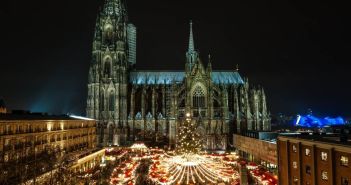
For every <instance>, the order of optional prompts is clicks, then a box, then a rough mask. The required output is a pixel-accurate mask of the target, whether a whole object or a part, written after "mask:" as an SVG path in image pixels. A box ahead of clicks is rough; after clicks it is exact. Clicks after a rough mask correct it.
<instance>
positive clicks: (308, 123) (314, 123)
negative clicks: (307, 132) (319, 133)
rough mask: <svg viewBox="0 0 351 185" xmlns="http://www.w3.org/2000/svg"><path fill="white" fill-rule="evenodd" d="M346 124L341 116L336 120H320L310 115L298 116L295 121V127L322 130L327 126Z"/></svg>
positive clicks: (328, 118)
mask: <svg viewBox="0 0 351 185" xmlns="http://www.w3.org/2000/svg"><path fill="white" fill-rule="evenodd" d="M344 124H345V121H344V119H343V118H342V117H340V116H339V117H336V118H330V117H325V118H318V117H315V116H313V115H311V114H308V115H306V116H301V115H297V118H296V120H295V125H296V126H301V127H319V128H322V127H325V126H333V125H344Z"/></svg>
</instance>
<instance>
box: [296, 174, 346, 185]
mask: <svg viewBox="0 0 351 185" xmlns="http://www.w3.org/2000/svg"><path fill="white" fill-rule="evenodd" d="M321 179H322V180H324V181H328V172H327V171H324V170H322V171H321ZM293 181H294V183H297V182H298V181H299V179H298V178H297V177H293ZM307 184H310V183H308V182H307ZM341 184H342V185H349V179H348V178H347V177H341Z"/></svg>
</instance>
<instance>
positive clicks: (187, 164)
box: [149, 154, 239, 185]
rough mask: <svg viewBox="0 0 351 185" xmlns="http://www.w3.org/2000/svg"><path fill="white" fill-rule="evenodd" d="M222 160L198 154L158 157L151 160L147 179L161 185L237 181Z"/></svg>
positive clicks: (236, 175) (232, 171)
mask: <svg viewBox="0 0 351 185" xmlns="http://www.w3.org/2000/svg"><path fill="white" fill-rule="evenodd" d="M224 156H225V155H224ZM223 159H224V157H223V156H222V158H221V159H219V158H213V157H211V156H210V155H199V154H191V155H189V154H184V155H176V156H168V155H162V156H158V157H155V158H153V164H152V165H151V166H150V169H149V178H150V179H151V180H152V181H153V182H154V183H156V184H162V185H171V184H191V183H193V184H208V183H221V182H224V183H230V182H234V181H236V180H238V179H239V173H238V172H237V171H235V170H234V169H233V167H232V166H230V165H227V164H225V163H224V162H223ZM225 160H229V158H226V159H225Z"/></svg>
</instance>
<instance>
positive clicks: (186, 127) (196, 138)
mask: <svg viewBox="0 0 351 185" xmlns="http://www.w3.org/2000/svg"><path fill="white" fill-rule="evenodd" d="M196 129H197V125H196V124H195V122H193V121H191V117H190V113H186V119H185V121H184V122H183V123H182V124H181V125H180V127H179V130H178V134H177V141H178V142H177V150H176V152H177V153H178V154H191V153H192V154H197V153H199V152H200V150H201V137H200V134H199V133H198V132H197V131H196Z"/></svg>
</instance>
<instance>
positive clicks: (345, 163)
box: [292, 145, 349, 166]
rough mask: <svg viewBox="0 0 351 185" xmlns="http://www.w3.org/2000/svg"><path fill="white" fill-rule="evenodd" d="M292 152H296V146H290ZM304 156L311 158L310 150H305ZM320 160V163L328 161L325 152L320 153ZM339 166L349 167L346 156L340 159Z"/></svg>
mask: <svg viewBox="0 0 351 185" xmlns="http://www.w3.org/2000/svg"><path fill="white" fill-rule="evenodd" d="M292 149H293V152H295V153H296V152H297V148H296V145H292ZM305 156H311V150H310V149H309V148H306V149H305ZM320 156H321V160H322V161H327V160H328V153H327V152H321V155H320ZM340 164H341V165H342V166H349V158H348V157H347V156H341V157H340Z"/></svg>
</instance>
